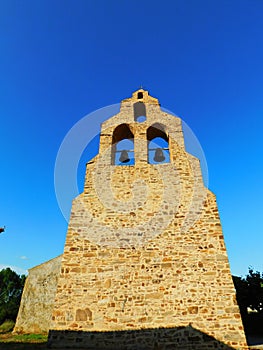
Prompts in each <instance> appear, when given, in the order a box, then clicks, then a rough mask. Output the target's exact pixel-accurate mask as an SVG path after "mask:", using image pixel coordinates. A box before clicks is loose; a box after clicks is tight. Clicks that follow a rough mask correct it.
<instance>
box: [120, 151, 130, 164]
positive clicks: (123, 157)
mask: <svg viewBox="0 0 263 350" xmlns="http://www.w3.org/2000/svg"><path fill="white" fill-rule="evenodd" d="M119 161H120V162H121V163H128V162H129V161H130V158H129V155H128V152H127V151H126V150H123V151H121V155H120V158H119Z"/></svg>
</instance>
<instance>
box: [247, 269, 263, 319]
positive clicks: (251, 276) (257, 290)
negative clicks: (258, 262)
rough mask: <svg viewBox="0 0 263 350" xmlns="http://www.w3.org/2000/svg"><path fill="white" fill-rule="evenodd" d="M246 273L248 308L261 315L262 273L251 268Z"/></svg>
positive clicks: (262, 309) (262, 296)
mask: <svg viewBox="0 0 263 350" xmlns="http://www.w3.org/2000/svg"><path fill="white" fill-rule="evenodd" d="M248 272H249V273H248V275H247V276H246V281H247V284H248V306H249V307H250V308H251V309H252V310H256V311H257V312H258V313H262V314H263V273H260V272H258V271H254V270H253V269H252V268H251V267H250V268H249V270H248Z"/></svg>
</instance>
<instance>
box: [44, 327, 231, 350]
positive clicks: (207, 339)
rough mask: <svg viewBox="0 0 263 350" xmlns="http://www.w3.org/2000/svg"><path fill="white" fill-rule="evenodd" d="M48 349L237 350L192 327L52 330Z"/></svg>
mask: <svg viewBox="0 0 263 350" xmlns="http://www.w3.org/2000/svg"><path fill="white" fill-rule="evenodd" d="M48 347H49V348H52V349H54V348H57V349H58V348H62V349H87V350H95V349H96V350H168V349H169V350H172V349H181V350H188V349H189V350H190V349H195V350H206V349H224V350H231V349H234V348H232V347H230V346H228V345H226V344H224V343H222V342H220V341H218V340H216V339H215V338H213V337H211V336H209V335H207V334H205V333H203V332H201V331H199V330H196V329H194V328H193V327H191V326H187V327H177V328H158V329H156V328H154V329H141V330H127V331H109V332H83V331H55V330H51V331H50V332H49V340H48Z"/></svg>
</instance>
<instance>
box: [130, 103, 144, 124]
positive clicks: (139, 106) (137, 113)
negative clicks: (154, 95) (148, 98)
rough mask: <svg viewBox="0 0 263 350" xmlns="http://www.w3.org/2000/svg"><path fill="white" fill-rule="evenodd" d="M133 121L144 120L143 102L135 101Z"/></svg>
mask: <svg viewBox="0 0 263 350" xmlns="http://www.w3.org/2000/svg"><path fill="white" fill-rule="evenodd" d="M133 113H134V121H136V122H138V123H143V122H145V120H146V108H145V104H144V103H143V102H136V103H134V105H133Z"/></svg>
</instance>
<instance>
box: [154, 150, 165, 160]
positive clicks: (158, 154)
mask: <svg viewBox="0 0 263 350" xmlns="http://www.w3.org/2000/svg"><path fill="white" fill-rule="evenodd" d="M153 160H154V161H155V162H162V161H164V160H165V156H164V154H163V150H162V149H161V148H156V151H155V155H154V158H153Z"/></svg>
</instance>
